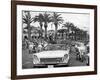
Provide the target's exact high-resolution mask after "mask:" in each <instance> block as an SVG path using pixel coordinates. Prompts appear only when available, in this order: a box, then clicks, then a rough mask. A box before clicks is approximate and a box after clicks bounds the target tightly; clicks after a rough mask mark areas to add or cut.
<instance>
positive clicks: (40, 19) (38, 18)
mask: <svg viewBox="0 0 100 80" xmlns="http://www.w3.org/2000/svg"><path fill="white" fill-rule="evenodd" d="M34 22H39V24H40V29H41V31H42V26H43V15H42V14H41V13H40V14H39V15H38V16H35V18H34Z"/></svg>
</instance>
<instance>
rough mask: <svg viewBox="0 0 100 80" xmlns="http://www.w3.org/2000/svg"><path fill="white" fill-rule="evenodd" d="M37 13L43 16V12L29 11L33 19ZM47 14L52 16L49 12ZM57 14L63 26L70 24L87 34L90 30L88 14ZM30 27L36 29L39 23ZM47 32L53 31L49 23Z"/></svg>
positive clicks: (53, 27)
mask: <svg viewBox="0 0 100 80" xmlns="http://www.w3.org/2000/svg"><path fill="white" fill-rule="evenodd" d="M39 13H42V14H43V13H44V12H36V11H35V12H34V11H30V14H31V17H35V16H36V15H38V14H39ZM47 13H49V14H51V15H52V13H51V12H47ZM58 14H61V17H62V18H63V20H64V21H63V24H64V23H65V22H72V23H74V25H75V26H77V27H78V28H80V29H83V30H85V31H87V32H89V28H90V14H88V13H71V12H58ZM63 24H61V25H59V26H58V29H61V28H62V26H63ZM31 25H33V26H35V27H38V26H39V23H38V22H35V23H32V24H31ZM47 30H55V26H54V25H53V24H52V23H49V24H48V28H47Z"/></svg>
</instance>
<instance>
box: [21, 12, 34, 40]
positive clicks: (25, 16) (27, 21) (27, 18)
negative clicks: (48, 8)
mask: <svg viewBox="0 0 100 80" xmlns="http://www.w3.org/2000/svg"><path fill="white" fill-rule="evenodd" d="M22 22H23V24H26V25H27V27H26V29H27V30H28V39H29V41H30V39H31V26H30V24H31V23H32V22H33V18H32V17H31V14H30V12H29V11H24V14H23V16H22Z"/></svg>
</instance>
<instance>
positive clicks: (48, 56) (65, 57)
mask: <svg viewBox="0 0 100 80" xmlns="http://www.w3.org/2000/svg"><path fill="white" fill-rule="evenodd" d="M54 47H56V48H54ZM60 47H62V45H59V46H58V45H56V46H50V45H49V46H47V47H46V50H44V51H41V52H38V53H35V54H33V67H48V66H53V67H59V66H68V62H69V49H64V48H63V49H61V48H60ZM48 48H49V49H48ZM51 48H52V50H51ZM57 48H58V49H57ZM59 48H60V49H59Z"/></svg>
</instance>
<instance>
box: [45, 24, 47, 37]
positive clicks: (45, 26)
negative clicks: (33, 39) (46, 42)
mask: <svg viewBox="0 0 100 80" xmlns="http://www.w3.org/2000/svg"><path fill="white" fill-rule="evenodd" d="M44 27H45V39H47V25H46V24H45V25H44Z"/></svg>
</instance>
